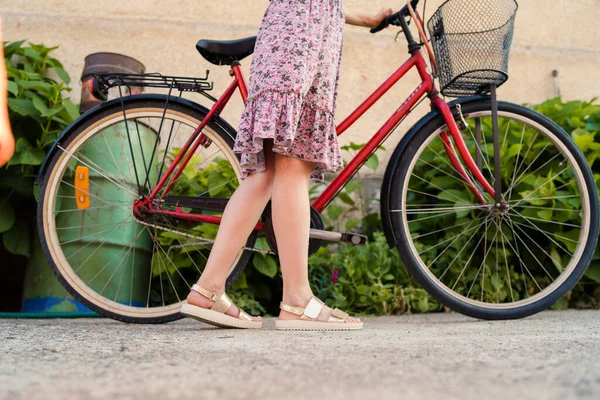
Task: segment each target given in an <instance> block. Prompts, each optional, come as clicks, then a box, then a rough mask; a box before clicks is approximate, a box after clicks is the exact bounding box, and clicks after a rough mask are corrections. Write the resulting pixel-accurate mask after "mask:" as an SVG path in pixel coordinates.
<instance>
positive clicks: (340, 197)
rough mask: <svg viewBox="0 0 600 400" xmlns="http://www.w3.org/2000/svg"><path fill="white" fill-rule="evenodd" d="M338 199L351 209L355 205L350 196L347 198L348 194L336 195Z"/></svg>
mask: <svg viewBox="0 0 600 400" xmlns="http://www.w3.org/2000/svg"><path fill="white" fill-rule="evenodd" d="M337 197H338V199H340V200H341V201H343V202H344V203H346V204H348V205H351V206H352V207H354V205H355V203H354V200H352V198H351V197H350V196H348V194H346V193H343V192H342V193H339V194H338V195H337Z"/></svg>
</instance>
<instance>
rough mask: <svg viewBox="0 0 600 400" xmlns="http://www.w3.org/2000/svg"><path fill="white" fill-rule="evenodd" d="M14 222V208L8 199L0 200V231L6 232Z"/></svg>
mask: <svg viewBox="0 0 600 400" xmlns="http://www.w3.org/2000/svg"><path fill="white" fill-rule="evenodd" d="M14 223H15V210H14V209H13V207H12V205H11V204H10V203H9V202H8V199H5V198H4V199H2V200H1V201H0V233H2V232H6V231H8V230H9V229H11V228H12V227H13V225H14Z"/></svg>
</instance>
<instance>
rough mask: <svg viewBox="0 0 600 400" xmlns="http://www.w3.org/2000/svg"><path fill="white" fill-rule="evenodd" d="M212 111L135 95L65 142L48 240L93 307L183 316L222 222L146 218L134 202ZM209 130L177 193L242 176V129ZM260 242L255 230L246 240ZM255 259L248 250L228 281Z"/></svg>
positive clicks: (69, 283)
mask: <svg viewBox="0 0 600 400" xmlns="http://www.w3.org/2000/svg"><path fill="white" fill-rule="evenodd" d="M206 114H207V110H206V109H205V108H203V107H201V106H199V105H197V104H195V103H191V102H189V101H185V100H181V99H175V98H169V100H168V102H167V97H166V96H161V95H143V96H131V97H127V98H124V99H123V102H122V103H121V100H120V99H117V100H114V101H111V102H109V103H106V104H105V105H103V106H102V107H101V109H99V110H98V111H97V112H95V113H92V114H90V115H89V116H87V117H85V119H84V120H83V121H80V123H79V124H76V125H75V128H73V129H72V131H71V132H70V133H69V134H68V136H67V137H66V138H65V139H64V140H63V141H62V142H61V143H59V144H58V145H57V147H56V151H55V152H54V153H53V155H52V156H51V159H50V160H49V166H48V168H47V169H46V171H45V173H44V175H43V179H42V180H41V181H42V182H43V183H42V187H41V192H40V200H39V205H38V227H39V231H40V239H41V242H42V246H43V248H44V251H45V253H46V257H47V259H48V261H49V263H50V265H51V267H52V268H53V270H54V272H55V274H56V275H57V277H58V278H59V280H60V281H61V282H62V283H63V285H64V286H65V287H66V288H67V289H68V290H69V291H70V292H71V294H73V296H74V297H75V298H77V299H78V300H79V301H81V302H82V303H83V304H85V305H86V306H88V307H89V308H90V309H92V310H94V311H97V312H99V313H100V314H103V315H105V316H108V317H111V318H114V319H118V320H121V321H126V322H140V323H159V322H167V321H172V320H175V319H179V318H181V315H180V314H179V308H180V305H181V302H182V301H183V300H185V298H186V297H187V294H188V292H189V288H190V287H191V285H192V284H193V283H195V282H196V280H197V279H198V277H199V276H200V274H201V272H202V270H203V268H204V266H205V265H206V260H207V258H208V255H209V253H210V250H211V248H212V242H213V241H214V239H215V237H216V234H217V231H218V225H213V224H194V223H189V222H187V221H182V220H176V219H174V218H167V217H163V216H159V217H148V218H146V219H140V217H139V216H135V214H134V213H133V205H134V201H136V200H139V199H143V198H144V197H145V196H147V195H148V194H149V193H150V192H151V190H152V189H153V188H154V187H155V186H156V185H157V182H158V180H159V178H160V177H162V176H163V174H164V173H165V172H166V170H167V168H168V167H169V166H170V165H171V163H172V162H173V160H174V158H175V156H176V155H177V153H178V151H179V149H180V148H181V147H182V146H183V144H184V143H185V142H186V141H187V140H188V138H189V137H190V135H191V134H192V133H193V132H194V130H195V129H196V128H197V126H198V125H199V124H200V122H201V121H202V119H203V118H204V116H205V115H206ZM202 134H203V135H205V138H206V141H205V143H204V144H203V145H202V146H200V147H199V148H198V150H197V151H196V152H195V153H194V155H193V157H192V159H191V160H190V162H189V163H188V164H187V166H186V167H185V169H184V171H183V173H182V174H181V176H180V177H179V178H178V180H177V181H176V182H175V184H174V185H173V188H172V190H171V191H170V192H169V194H170V195H176V196H194V197H197V196H205V197H206V196H209V197H218V198H229V197H230V196H231V195H232V194H233V192H234V191H235V189H236V188H237V187H238V185H239V177H240V175H241V167H240V164H239V156H238V155H236V154H234V153H233V152H232V150H231V148H232V147H233V143H234V135H235V132H234V131H233V129H231V128H230V127H229V126H228V125H227V124H226V123H224V122H223V121H222V120H220V119H218V118H214V119H213V120H212V121H211V122H210V123H209V124H208V125H207V126H206V127H205V128H204V129H203V131H202ZM82 185H83V187H82ZM159 198H160V194H159ZM157 206H158V207H160V208H162V209H165V210H171V211H175V210H177V209H178V207H176V206H175V205H171V206H169V205H166V204H158V205H157ZM179 211H182V209H181V208H180V207H179ZM183 211H185V212H193V213H200V212H201V213H202V214H209V215H215V216H219V215H221V214H222V212H213V211H206V210H196V211H194V210H190V209H183ZM255 240H256V235H255V234H252V235H250V237H249V239H248V242H247V243H246V246H248V247H251V246H253V244H254V241H255ZM250 257H251V252H250V251H247V250H243V249H240V252H239V253H238V254H237V256H236V259H235V262H234V263H233V264H232V266H231V268H230V271H229V278H228V281H227V284H228V286H230V285H231V284H232V282H234V281H235V280H236V279H237V277H238V276H239V274H240V273H241V272H242V270H243V268H244V267H245V265H246V264H247V263H248V261H249V259H250Z"/></svg>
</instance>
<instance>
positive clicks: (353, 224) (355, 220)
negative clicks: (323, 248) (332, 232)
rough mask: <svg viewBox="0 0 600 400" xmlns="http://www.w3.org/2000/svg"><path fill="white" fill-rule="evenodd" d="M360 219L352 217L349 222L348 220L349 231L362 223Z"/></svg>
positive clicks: (347, 228)
mask: <svg viewBox="0 0 600 400" xmlns="http://www.w3.org/2000/svg"><path fill="white" fill-rule="evenodd" d="M360 221H361V220H360V219H359V218H352V219H350V220H348V222H346V230H347V231H351V230H352V229H354V228H355V227H356V226H357V225H358V224H360Z"/></svg>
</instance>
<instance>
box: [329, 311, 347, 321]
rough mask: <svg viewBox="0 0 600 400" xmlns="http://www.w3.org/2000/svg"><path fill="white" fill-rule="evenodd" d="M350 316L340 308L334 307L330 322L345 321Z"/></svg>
mask: <svg viewBox="0 0 600 400" xmlns="http://www.w3.org/2000/svg"><path fill="white" fill-rule="evenodd" d="M346 318H348V313H347V312H344V311H342V310H340V309H339V308H334V309H333V311H332V312H331V316H329V321H330V322H344V321H345V320H346Z"/></svg>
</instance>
